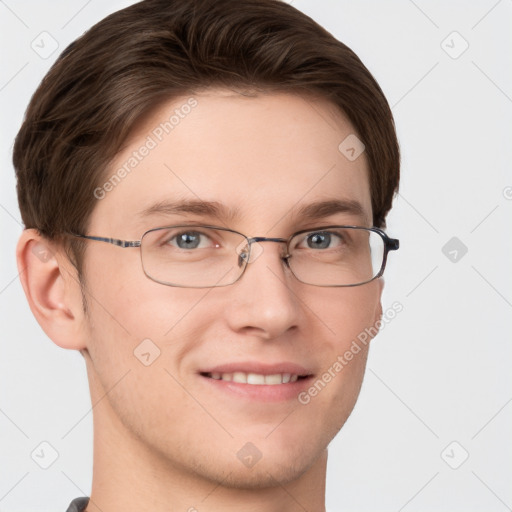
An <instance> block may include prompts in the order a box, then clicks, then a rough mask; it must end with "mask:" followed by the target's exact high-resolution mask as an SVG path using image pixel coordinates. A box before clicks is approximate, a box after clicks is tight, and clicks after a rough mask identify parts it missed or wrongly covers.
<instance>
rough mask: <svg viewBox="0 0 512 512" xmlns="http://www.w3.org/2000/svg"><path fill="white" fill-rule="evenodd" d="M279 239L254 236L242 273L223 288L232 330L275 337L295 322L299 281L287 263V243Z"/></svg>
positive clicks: (298, 315) (290, 327) (296, 320)
mask: <svg viewBox="0 0 512 512" xmlns="http://www.w3.org/2000/svg"><path fill="white" fill-rule="evenodd" d="M273 242H279V243H273ZM281 242H282V240H281V239H268V238H266V239H264V240H262V239H261V238H257V239H253V242H252V247H251V257H250V260H249V263H248V264H247V268H246V269H245V272H244V274H243V275H242V277H241V278H240V279H239V280H238V281H237V282H236V283H234V284H232V285H231V286H229V287H226V288H225V290H227V289H229V292H228V293H229V300H228V301H227V304H226V308H225V309H224V311H225V314H226V316H227V320H228V322H229V324H230V326H231V328H232V329H233V330H235V331H238V332H241V331H244V332H246V333H251V334H255V335H257V336H259V337H261V338H264V339H274V338H277V337H279V336H280V335H282V334H283V333H285V332H286V331H288V330H291V329H293V327H295V326H296V325H297V324H298V321H299V318H300V300H299V299H298V297H297V295H296V294H297V292H298V289H297V288H298V287H299V286H302V284H301V283H299V282H298V281H297V280H296V279H295V278H294V277H293V275H292V273H291V271H290V269H289V268H288V266H287V265H286V263H285V261H284V259H283V255H284V254H285V248H286V245H285V244H284V243H281Z"/></svg>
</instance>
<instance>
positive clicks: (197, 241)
mask: <svg viewBox="0 0 512 512" xmlns="http://www.w3.org/2000/svg"><path fill="white" fill-rule="evenodd" d="M203 240H204V241H203ZM208 240H210V238H209V237H208V236H207V235H205V234H204V233H201V232H200V231H182V232H181V233H178V234H176V235H173V236H172V237H169V238H168V239H167V242H166V243H167V244H169V245H173V246H175V247H178V249H185V250H186V249H198V248H204V247H208V246H211V244H208V242H207V241H208ZM210 241H211V240H210ZM205 244H206V245H205Z"/></svg>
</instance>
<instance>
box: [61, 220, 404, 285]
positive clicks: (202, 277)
mask: <svg viewBox="0 0 512 512" xmlns="http://www.w3.org/2000/svg"><path fill="white" fill-rule="evenodd" d="M71 234H72V235H73V236H77V237H80V238H85V239H88V240H95V241H98V242H107V243H109V244H113V245H116V246H118V247H123V248H126V247H140V249H141V251H140V255H141V262H142V268H143V270H144V273H145V274H146V276H147V277H149V278H150V279H152V280H153V281H156V282H157V283H161V284H164V285H167V286H177V287H183V288H211V287H217V286H228V285H231V284H233V283H235V282H236V281H238V280H239V279H240V278H241V277H242V275H243V273H244V272H245V269H246V268H247V266H248V264H249V263H251V262H253V261H254V260H255V259H256V258H257V257H258V256H259V255H260V254H261V252H262V251H263V247H262V246H261V245H260V244H259V243H258V242H278V243H284V244H286V250H285V252H284V254H283V255H282V256H281V259H282V260H283V262H284V263H285V265H286V266H287V267H288V268H289V269H290V271H291V273H292V274H293V275H294V276H295V278H296V279H298V280H299V281H300V282H302V283H304V284H309V285H314V286H359V285H362V284H366V283H369V282H370V281H373V280H374V279H377V278H378V277H380V276H382V274H383V273H384V268H385V266H386V261H387V255H388V252H389V251H396V250H397V249H398V247H399V241H398V240H397V239H394V238H389V237H388V236H387V235H386V233H384V232H383V231H382V230H381V229H379V228H364V227H359V226H322V227H318V228H315V229H307V230H302V231H298V232H296V233H294V234H293V235H291V236H290V238H288V239H285V238H267V237H261V236H257V237H252V238H249V237H247V236H245V235H243V234H242V233H239V232H237V231H234V230H232V229H227V228H221V227H217V226H200V225H177V226H166V227H161V228H155V229H150V230H149V231H146V232H145V233H144V234H143V235H142V238H141V239H140V240H137V241H129V240H118V239H115V238H103V237H98V236H88V235H79V234H75V233H71Z"/></svg>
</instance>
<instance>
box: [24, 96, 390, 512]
mask: <svg viewBox="0 0 512 512" xmlns="http://www.w3.org/2000/svg"><path fill="white" fill-rule="evenodd" d="M193 96H194V98H196V100H197V102H198V103H197V106H196V107H195V108H194V109H193V110H192V111H191V112H190V114H188V115H187V116H186V117H185V118H184V119H182V120H180V123H179V125H177V126H176V127H175V128H174V129H173V131H172V132H171V133H169V134H168V135H166V136H165V137H163V139H162V141H161V142H159V144H158V145H157V147H156V148H154V149H152V150H151V151H150V152H149V154H148V155H147V156H146V157H145V158H144V159H143V160H142V161H141V162H140V164H139V165H138V166H137V167H136V169H134V170H133V171H132V172H131V173H130V174H129V175H128V176H127V177H126V178H125V179H123V180H122V182H121V183H119V184H118V185H117V186H116V187H115V188H114V189H113V190H111V191H110V192H108V193H107V194H106V196H105V197H104V198H103V199H102V200H98V201H97V204H96V206H95V209H94V211H93V212H92V216H91V219H90V225H89V229H88V232H87V233H86V234H88V235H96V236H104V237H112V238H119V239H125V240H140V237H141V236H142V234H143V233H144V232H145V231H147V230H149V229H151V228H154V227H160V226H166V225H171V224H179V223H181V222H183V221H184V220H186V221H191V222H195V223H198V224H200V223H204V224H214V225H218V226H225V227H229V228H231V229H235V230H237V231H240V232H241V233H244V234H246V235H248V236H267V237H282V238H287V237H289V236H290V235H291V234H292V233H294V232H296V231H299V230H301V229H306V228H310V227H311V228H314V227H315V226H321V225H326V224H345V225H359V226H366V227H369V226H371V225H372V224H371V219H372V208H371V200H370V188H369V182H368V169H367V162H366V159H365V157H364V154H363V155H362V156H361V157H359V158H357V159H356V160H355V161H349V160H348V159H347V158H345V157H344V156H343V155H342V154H341V153H340V152H339V150H338V145H339V144H340V142H341V141H342V140H343V139H344V138H345V137H347V136H348V135H349V134H352V133H355V131H354V129H353V127H352V126H351V124H350V122H349V121H348V120H347V118H346V117H345V116H344V115H342V114H341V113H340V112H339V111H338V110H336V109H335V107H334V106H333V105H331V104H330V103H328V102H327V101H326V100H323V99H319V98H312V97H308V98H306V97H301V96H297V95H292V94H284V93H272V94H270V93H267V94H261V93H260V94H258V95H256V96H253V97H247V96H243V95H240V94H237V93H234V92H232V91H227V90H209V91H203V92H202V93H200V94H194V95H193ZM188 97H190V95H189V96H186V97H184V98H179V99H176V98H175V99H173V100H172V101H169V102H167V103H165V104H163V105H161V106H160V107H159V108H158V109H157V110H156V111H154V112H152V113H151V114H150V115H149V116H148V117H147V118H146V119H145V120H144V121H143V122H141V123H139V125H138V126H137V129H136V131H135V132H134V133H133V134H132V136H131V137H130V139H129V140H128V141H127V142H126V145H125V147H124V149H123V150H122V152H121V153H119V154H118V155H117V157H116V159H115V161H114V162H112V165H111V168H110V170H108V171H107V172H106V173H105V177H106V179H108V177H109V176H111V175H112V173H113V172H114V171H115V170H116V169H118V168H119V167H120V166H122V165H123V164H124V162H126V160H127V158H128V157H129V156H130V154H131V153H132V152H133V151H134V150H137V149H138V148H140V146H141V145H143V144H144V142H145V140H146V138H147V136H148V135H150V134H151V132H152V130H154V129H155V127H157V126H158V125H159V123H160V122H162V121H164V120H166V119H167V118H168V117H169V112H172V111H173V110H174V109H175V108H177V107H179V106H180V105H182V104H184V103H185V102H186V99H187V98H188ZM176 199H192V200H198V199H201V200H203V201H216V202H218V203H222V204H223V205H225V206H227V207H229V208H238V210H239V215H237V216H236V217H233V218H231V219H227V218H221V219H216V218H211V217H208V216H205V215H199V214H186V215H183V214H181V215H178V214H170V215H169V214H163V213H158V214H154V215H152V216H149V217H147V218H141V217H140V216H138V213H139V212H141V211H143V210H144V209H146V208H148V207H149V206H151V205H152V204H154V203H156V202H158V201H163V200H166V201H167V200H169V201H173V200H176ZM328 199H345V200H352V201H357V202H358V203H360V205H361V206H362V215H359V214H355V213H348V212H338V213H334V214H330V215H328V216H325V217H322V218H319V219H316V220H314V221H311V220H305V219H301V218H298V217H297V215H296V212H297V211H298V209H299V208H300V207H302V206H304V205H307V204H310V203H312V202H315V201H320V200H328ZM87 243H88V248H87V252H86V257H85V266H84V275H85V294H86V299H87V303H88V311H87V312H86V313H84V311H83V307H82V295H81V291H80V286H79V283H78V281H77V277H76V271H75V269H74V268H73V266H72V265H71V264H70V262H69V261H68V259H67V257H66V255H65V254H64V252H63V251H62V249H61V248H59V247H58V246H56V245H55V244H54V243H52V242H49V241H47V240H45V239H44V238H42V237H41V236H39V235H38V233H37V231H35V230H32V229H28V230H25V231H24V232H23V234H22V235H21V237H20V240H19V243H18V248H17V258H18V265H19V268H20V270H23V269H24V272H21V273H20V279H21V281H22V284H23V288H24V290H25V293H26V296H27V298H28V301H29V304H30V308H31V310H32V312H33V314H34V315H35V317H36V318H37V320H38V322H39V324H40V325H41V326H42V328H43V329H44V331H45V332H46V334H47V335H48V336H49V337H50V338H51V339H52V340H53V341H54V342H55V343H56V344H57V345H58V346H60V347H63V348H66V349H71V350H80V351H81V352H82V354H83V356H84V359H85V362H86V366H87V374H88V378H89V383H90V391H91V401H92V404H96V405H95V407H94V409H93V420H94V469H93V483H92V492H91V500H90V503H89V506H88V508H87V510H88V511H90V512H100V511H101V512H114V511H119V510H123V511H125V512H131V511H133V512H135V511H137V512H138V511H140V510H152V511H153V512H163V511H170V510H183V511H187V510H190V511H192V510H194V509H195V510H198V511H200V512H221V511H222V512H229V511H234V510H236V511H237V512H249V511H256V510H257V511H259V512H298V511H303V510H308V511H311V512H323V511H324V510H325V506H324V501H325V476H326V464H327V446H328V444H329V442H330V441H331V440H332V439H333V437H334V436H335V435H336V433H337V432H338V431H339V430H340V428H341V427H342V426H343V424H344V423H345V421H346V419H347V418H348V416H349V414H350V412H351V411H352V408H353V406H354V404H355V401H356V399H357V396H358V393H359V389H360V386H361V382H362V378H363V374H364V368H365V363H366V358H367V350H368V348H367V347H364V348H363V350H361V352H359V353H358V354H357V356H355V357H354V359H353V360H352V361H350V364H348V365H347V366H346V367H344V368H343V371H341V372H339V374H337V375H336V377H335V378H333V379H332V381H331V382H330V383H329V384H328V385H327V386H326V387H325V388H324V389H323V390H322V391H321V392H320V393H319V394H318V395H317V396H316V397H314V399H312V400H311V401H310V402H309V403H308V404H307V405H303V404H301V403H299V401H298V400H297V397H296V396H294V397H288V398H283V399H279V400H274V401H265V400H261V399H258V397H247V396H242V395H239V394H236V393H233V392H231V391H230V390H228V389H220V388H219V387H217V386H213V385H212V382H211V379H208V378H207V377H204V376H203V375H201V374H200V372H201V370H204V369H205V368H207V367H212V366H215V365H223V364H226V363H234V364H235V365H236V364H238V363H242V362H243V363H247V362H255V363H256V364H262V365H272V364H280V363H283V362H286V363H293V364H297V365H300V366H301V367H303V368H305V369H307V371H308V374H309V375H310V376H311V378H312V379H313V380H314V379H315V378H318V377H319V376H320V375H322V373H323V372H324V371H326V369H327V368H329V367H331V366H332V364H333V362H334V361H336V358H337V356H338V355H340V354H343V353H344V352H345V351H346V350H347V349H348V348H349V347H350V344H351V342H352V341H353V340H354V339H355V338H356V337H357V335H358V334H359V333H360V332H362V331H363V330H364V329H365V328H366V327H370V326H372V325H375V323H376V322H377V321H378V320H379V319H380V316H381V314H382V308H381V293H382V288H383V281H382V279H377V280H375V281H372V282H370V283H367V284H365V285H362V286H357V287H352V288H339V287H334V288H327V287H317V286H311V285H307V284H303V283H300V282H299V281H297V280H296V279H295V278H294V277H293V276H292V275H291V274H290V272H289V270H288V269H287V268H286V267H285V265H284V264H283V262H282V260H281V259H280V255H281V253H282V251H283V245H284V244H278V243H268V242H262V243H261V247H262V248H263V252H262V253H261V254H260V255H259V256H258V257H257V258H256V259H255V260H254V261H253V262H251V263H250V264H249V266H248V268H247V270H246V272H245V274H244V275H243V276H242V278H241V279H240V280H239V281H238V282H236V283H235V284H233V285H230V286H226V287H218V288H206V289H205V288H203V289H192V288H179V287H170V286H164V285H162V284H159V283H156V282H154V281H152V280H150V279H148V278H147V277H146V276H145V275H144V272H143V270H142V266H141V262H140V252H139V251H140V249H138V248H125V249H123V248H119V247H115V246H113V245H110V244H106V243H101V242H94V241H89V242H87ZM34 248H42V249H45V248H46V249H48V250H49V251H51V257H50V258H48V259H44V261H43V259H40V258H38V257H37V256H36V254H35V251H34ZM144 339H150V340H152V342H153V343H154V344H155V345H157V346H158V347H159V349H160V351H161V353H160V357H158V358H157V359H156V360H155V361H154V362H153V363H152V364H151V365H149V366H145V365H143V364H141V362H140V361H139V359H137V357H135V356H134V350H135V349H136V347H137V346H138V345H139V344H140V343H141V341H142V340H144ZM280 385H281V386H287V385H289V384H280ZM309 385H311V384H309ZM245 386H252V385H251V384H245ZM307 387H308V385H305V389H307ZM248 442H249V443H252V445H254V446H255V447H256V448H257V450H258V451H259V453H261V459H260V460H259V461H258V462H257V463H256V464H255V465H254V466H252V467H247V466H246V465H244V464H243V463H242V461H241V460H240V458H239V457H238V456H237V453H238V452H239V450H240V449H241V448H242V447H243V446H244V445H246V443H248ZM340 506H342V504H340Z"/></svg>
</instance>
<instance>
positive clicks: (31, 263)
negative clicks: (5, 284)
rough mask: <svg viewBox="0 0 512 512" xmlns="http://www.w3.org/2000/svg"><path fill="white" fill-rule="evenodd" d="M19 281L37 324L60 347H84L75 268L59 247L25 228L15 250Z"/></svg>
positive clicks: (79, 294) (81, 306) (82, 318)
mask: <svg viewBox="0 0 512 512" xmlns="http://www.w3.org/2000/svg"><path fill="white" fill-rule="evenodd" d="M16 260H17V264H18V272H19V276H20V281H21V284H22V286H23V290H24V291H25V295H26V297H27V300H28V303H29V306H30V309H31V311H32V313H33V314H34V316H35V317H36V320H37V321H38V323H39V325H40V326H41V327H42V329H43V331H44V332H45V333H46V334H47V336H48V337H49V338H50V339H51V340H53V342H54V343H55V344H56V345H58V346H59V347H62V348H68V349H73V350H82V349H84V348H86V332H87V330H86V329H85V322H84V320H85V314H84V312H83V304H82V294H81V290H80V283H79V281H78V277H77V272H76V269H75V268H74V267H73V265H72V264H71V262H70V261H69V259H68V257H67V255H66V254H65V251H64V249H63V248H62V247H60V246H58V245H57V244H55V243H54V242H51V241H49V240H47V239H46V238H44V237H43V236H41V235H40V234H39V232H38V231H37V230H35V229H25V230H24V231H23V233H22V234H21V236H20V239H19V241H18V245H17V247H16Z"/></svg>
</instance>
